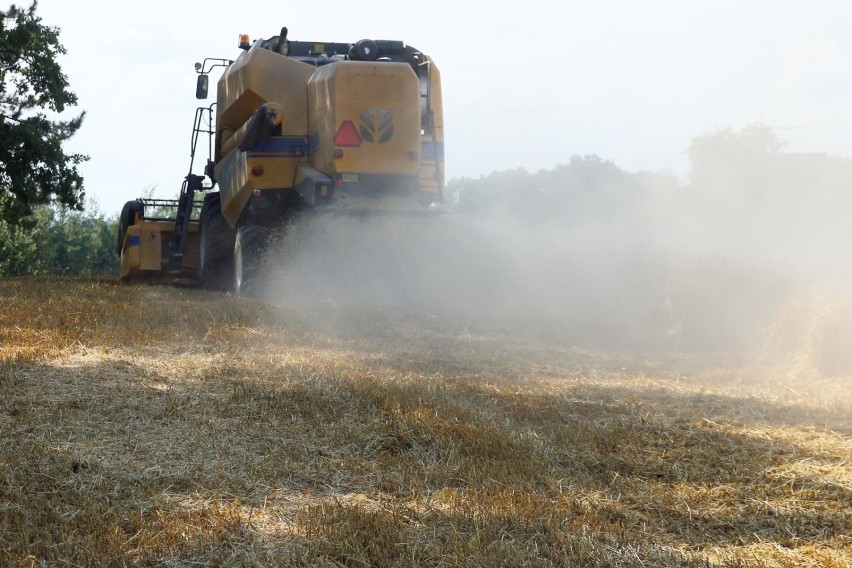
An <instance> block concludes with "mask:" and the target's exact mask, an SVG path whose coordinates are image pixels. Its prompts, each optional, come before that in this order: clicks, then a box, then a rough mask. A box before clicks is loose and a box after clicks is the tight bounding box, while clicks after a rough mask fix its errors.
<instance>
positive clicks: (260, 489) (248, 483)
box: [0, 359, 852, 565]
mask: <svg viewBox="0 0 852 568" xmlns="http://www.w3.org/2000/svg"><path fill="white" fill-rule="evenodd" d="M392 367H393V368H389V367H388V364H387V362H381V363H379V364H377V365H376V366H375V367H374V368H371V367H369V366H365V367H362V368H358V369H355V370H353V369H352V368H351V367H346V366H343V367H341V368H335V367H333V366H332V367H328V368H325V367H323V368H320V367H317V366H311V365H310V364H305V363H298V364H295V363H294V364H276V365H275V366H274V367H272V368H266V369H264V371H263V373H262V376H260V375H259V374H258V372H257V367H255V366H254V365H253V364H252V362H251V361H250V360H246V359H243V360H242V362H240V361H236V362H233V363H228V364H225V365H221V366H210V367H208V368H206V369H202V370H198V371H196V370H187V371H186V372H185V375H183V374H181V372H180V371H179V370H178V371H173V372H169V373H166V372H163V371H157V370H155V369H151V368H147V367H143V366H139V365H136V364H133V363H129V362H124V361H122V362H107V363H102V364H90V363H86V362H80V363H79V364H77V365H70V366H68V365H66V366H63V367H57V366H52V365H42V364H26V365H24V364H9V363H3V364H0V387H2V390H3V392H4V393H5V394H6V396H5V397H4V400H3V403H2V407H0V411H2V414H0V417H2V421H0V430H2V431H3V437H2V441H0V448H2V453H0V463H2V464H3V466H4V468H3V469H4V472H5V473H4V476H3V478H2V479H0V483H2V485H0V497H2V501H3V503H2V507H0V529H2V530H0V535H6V536H3V537H0V543H2V547H0V550H2V554H4V555H6V557H7V558H20V557H23V556H25V555H26V554H30V553H32V554H34V555H35V556H36V557H37V558H46V559H50V558H63V559H69V558H71V559H74V560H75V561H77V562H80V563H85V564H88V565H97V564H99V563H101V564H106V563H109V562H108V561H107V560H105V559H106V558H123V559H126V558H127V557H132V558H140V557H141V558H152V559H157V558H159V559H163V558H193V559H198V558H202V559H204V558H209V559H211V561H212V560H216V559H218V558H220V557H221V554H223V551H228V553H229V554H235V555H236V554H248V553H249V551H251V550H252V549H253V548H254V547H255V546H256V545H257V538H258V537H257V535H256V532H255V531H254V530H253V529H252V527H251V523H250V521H246V520H245V518H246V514H247V513H246V510H245V509H246V507H248V508H251V509H253V508H259V509H260V508H263V507H265V503H266V502H267V500H268V499H269V498H270V497H272V498H273V501H274V499H275V496H276V495H277V496H280V495H282V494H292V493H298V494H301V495H303V496H304V495H307V496H310V497H311V498H314V499H326V498H330V497H333V496H339V495H345V494H348V493H355V494H362V495H367V496H371V497H373V498H376V499H380V500H381V499H387V498H390V499H392V500H393V499H403V500H415V501H419V502H422V503H425V504H426V506H427V507H431V506H433V505H434V507H437V508H436V509H434V510H433V511H432V513H422V514H429V515H431V517H430V519H431V520H430V521H429V523H426V524H425V525H422V526H421V525H419V524H418V523H417V521H416V518H403V517H394V522H395V523H397V525H398V526H397V529H398V530H400V531H402V532H404V533H406V534H409V535H411V534H414V535H416V536H418V541H426V540H428V538H427V536H428V535H427V534H426V533H429V534H433V533H434V531H435V530H438V529H436V528H435V525H436V524H440V525H442V526H441V527H439V528H440V530H444V531H447V534H456V535H457V536H459V535H460V536H459V538H449V537H448V538H447V539H446V540H445V541H443V544H444V545H446V546H447V547H448V548H447V549H446V550H435V551H434V552H435V553H438V552H442V553H444V554H448V553H452V551H453V548H452V547H451V546H450V545H451V544H452V543H453V542H462V541H463V540H464V538H462V537H464V536H465V535H467V536H468V537H469V536H470V535H471V534H479V535H480V538H484V539H485V540H489V539H491V537H493V539H494V540H495V542H496V541H499V535H505V534H511V535H514V536H516V537H517V538H518V539H524V538H526V539H529V540H530V542H531V543H532V542H539V540H541V547H542V548H543V549H545V550H546V553H547V554H552V555H554V556H553V557H554V558H557V557H558V555H559V554H563V553H565V551H567V550H571V551H573V552H572V554H573V555H574V556H572V558H576V559H577V560H578V561H580V560H582V559H583V558H585V557H584V556H583V552H582V551H583V550H587V551H588V552H589V554H592V553H593V552H594V550H595V549H596V547H598V546H601V547H605V546H614V545H615V546H625V545H630V544H631V543H632V545H633V546H639V545H640V544H643V543H645V542H647V539H648V535H647V534H645V532H644V531H646V530H647V529H646V528H644V527H650V528H651V530H652V531H654V530H658V531H660V532H659V535H658V537H659V538H660V539H661V541H662V542H667V543H670V544H671V545H672V546H677V547H682V546H699V547H705V546H706V547H710V546H716V545H719V544H723V543H730V544H737V545H742V544H744V543H751V542H759V541H761V539H770V540H773V541H774V542H777V543H780V544H781V545H791V546H792V545H794V544H795V539H803V538H804V539H809V540H811V541H828V540H831V539H833V538H837V537H839V536H840V535H843V534H845V533H846V532H847V530H848V528H849V523H850V518H849V513H848V511H847V510H845V509H844V508H843V507H842V506H838V507H836V508H835V507H832V506H831V505H830V504H831V503H835V504H838V505H839V504H842V503H848V502H849V499H850V497H852V495H850V491H849V489H848V488H846V487H843V486H842V485H841V484H839V483H834V482H833V481H832V480H831V479H829V478H824V477H801V476H799V477H796V476H794V477H790V476H787V477H785V476H784V475H781V474H779V473H778V471H779V470H781V469H783V468H785V467H788V466H792V465H793V464H795V463H801V462H809V463H813V464H816V465H819V464H828V463H834V462H840V461H842V460H843V459H846V458H848V456H843V455H840V454H834V453H832V451H831V450H829V449H825V448H819V449H817V448H810V447H806V446H802V445H797V444H794V443H791V442H788V441H784V440H782V439H779V438H772V437H768V436H765V435H762V434H761V435H757V434H756V435H748V434H744V433H741V432H735V431H733V430H734V429H735V428H734V426H735V425H736V424H737V423H739V422H745V423H749V422H751V421H752V420H753V421H755V422H758V423H761V424H765V423H773V422H772V420H773V418H772V417H775V416H777V415H779V414H784V413H785V412H786V413H787V414H786V416H785V418H784V419H781V420H778V419H775V420H777V422H774V424H776V425H784V426H787V425H798V426H802V425H804V426H807V425H812V420H811V418H810V416H809V415H808V414H807V413H804V412H803V413H802V414H800V415H796V414H795V413H794V412H793V413H791V412H790V409H789V408H787V407H784V408H779V407H776V406H775V405H772V404H768V403H765V402H761V401H756V400H742V399H733V398H730V399H729V398H726V397H722V396H715V395H714V396H705V395H700V396H694V395H688V396H679V395H678V394H676V393H672V392H668V393H665V394H664V395H663V394H661V393H659V392H648V391H646V390H643V389H639V388H629V387H627V388H626V387H623V386H619V385H617V384H615V383H614V384H613V385H612V386H601V385H586V384H582V383H578V384H576V385H575V386H574V387H572V388H568V389H564V390H560V391H559V392H558V394H554V395H553V396H547V395H531V394H526V393H524V392H523V390H522V389H521V388H520V387H521V386H522V384H523V383H522V381H521V382H517V381H516V380H515V377H501V376H494V377H490V378H489V379H487V380H483V379H482V378H477V377H468V378H446V377H443V376H437V375H436V376H434V377H423V376H420V375H418V374H413V375H412V374H411V373H410V372H409V371H407V370H406V368H405V366H404V365H401V364H400V361H399V360H397V361H396V362H395V364H394V365H393V366H392ZM614 380H615V379H614ZM513 384H514V385H516V387H518V388H512V385H513ZM822 418H823V419H824V423H823V426H825V427H829V428H834V429H837V430H838V431H843V430H842V428H848V422H846V421H845V420H846V419H845V418H844V417H841V416H825V417H822ZM800 420H802V421H804V423H802V422H799V421H800ZM712 488H723V489H724V492H722V493H719V494H715V493H713V492H712ZM708 492H709V493H708ZM506 494H512V495H528V496H529V500H530V503H532V504H531V505H523V506H521V505H518V504H515V505H513V504H512V502H511V501H509V502H508V504H507V505H505V506H501V505H500V504H499V503H498V502H497V501H501V502H502V501H503V500H505V499H506V497H505V495H506ZM616 494H617V495H618V497H617V498H610V497H606V498H602V497H601V496H602V495H616ZM791 495H792V498H793V499H794V501H795V500H797V499H798V501H797V503H798V504H797V507H799V508H800V509H799V510H796V511H794V510H793V509H784V507H783V506H782V505H778V506H773V505H771V503H773V502H778V501H783V500H784V499H787V498H790V497H791ZM566 496H570V498H569V499H568V500H567V501H564V499H565V498H566ZM802 496H806V498H803V499H800V498H799V497H802ZM601 499H603V500H601ZM810 502H813V503H822V505H820V507H818V508H815V509H814V510H813V511H811V510H809V509H807V503H810ZM582 503H586V505H582ZM589 503H591V505H589ZM825 504H829V505H828V506H826V505H825ZM533 506H534V507H538V508H539V509H541V510H544V511H549V512H550V513H551V514H550V516H548V517H546V518H547V519H548V520H547V521H546V522H545V521H533V520H531V519H533V518H534V517H529V516H528V517H524V515H526V514H527V513H525V512H524V511H527V512H528V511H529V509H528V507H533ZM448 507H449V509H450V511H452V512H450V513H446V512H444V513H441V512H439V511H445V510H446V509H447V508H448ZM453 507H455V509H453ZM489 507H491V508H489ZM779 507H780V509H779ZM802 507H804V510H802V509H801V508H802ZM299 510H301V511H302V512H301V513H299ZM362 513H363V515H368V514H373V513H369V511H368V510H367V509H364V510H363V511H361V512H358V511H356V514H357V515H361V514H362ZM293 514H299V515H301V517H300V518H301V519H302V521H301V522H302V523H303V525H304V524H305V523H308V524H310V522H311V521H310V520H309V519H310V518H311V515H312V514H313V515H314V516H316V512H314V513H310V511H309V510H307V509H298V510H292V511H286V512H285V513H284V515H285V516H291V515H293ZM335 514H338V513H332V512H329V513H328V515H331V516H330V517H329V516H328V515H326V513H322V512H321V514H320V516H319V517H318V518H319V520H318V521H317V523H318V525H317V527H318V528H316V531H315V532H316V534H324V531H326V532H327V531H331V532H329V533H328V534H327V536H334V534H335V533H334V532H333V531H334V530H335V529H334V526H336V525H334V526H333V525H329V524H327V521H329V520H333V517H334V515H335ZM516 517H517V518H516ZM536 518H537V517H536ZM306 519H308V520H306ZM534 522H538V523H539V525H533V526H532V527H531V528H530V525H529V523H534ZM542 523H543V524H542ZM479 525H481V527H479V528H481V529H483V530H480V531H479V532H476V531H477V530H479V529H478V528H477V527H478V526H479ZM305 526H307V525H305ZM367 526H369V525H367ZM187 527H191V530H190V531H189V533H188V532H187ZM323 527H324V528H323ZM584 527H586V528H585V529H584ZM588 527H592V529H591V530H592V532H593V533H595V534H597V535H599V537H600V542H599V543H598V542H597V541H596V540H595V539H594V538H593V539H591V540H590V539H589V538H588V535H587V534H586V533H585V532H584V531H585V530H586V529H588ZM791 527H792V529H794V532H791ZM303 528H304V527H303ZM596 531H597V532H596ZM187 535H189V536H187ZM488 535H491V537H489V536H488ZM558 535H561V536H558ZM615 535H618V536H615ZM793 535H794V536H793ZM277 538H283V539H285V540H286V539H287V538H288V537H287V536H286V535H279V536H278V537H277ZM361 538H362V540H363V539H364V538H367V539H368V540H367V541H364V542H363V543H362V544H360V545H358V546H366V547H369V546H372V545H371V544H370V543H369V542H368V541H369V539H370V537H369V536H366V537H365V536H364V535H363V534H362V535H361ZM577 539H580V540H582V541H583V542H585V543H587V545H588V548H586V549H579V548H576V547H574V548H572V547H573V546H574V545H576V543H577V542H579V540H577ZM575 541H576V542H575ZM347 542H350V541H344V540H340V541H333V542H331V543H328V542H326V543H325V544H318V545H317V546H318V547H319V548H318V549H317V551H318V552H320V553H322V554H330V555H332V556H333V555H334V554H335V552H334V550H335V547H338V550H341V547H343V548H342V549H346V550H348V549H349V546H350V545H349V544H346V543H347ZM377 542H378V541H377ZM401 542H404V541H401ZM467 542H469V543H470V539H469V538H468V540H467ZM489 542H490V540H489ZM572 542H573V543H574V544H572ZM356 544H357V543H356ZM432 546H438V547H440V546H442V544H441V541H439V542H438V543H437V544H434V545H432ZM469 546H472V547H473V548H472V549H471V550H470V553H471V554H476V555H478V556H477V557H478V558H481V557H482V556H483V555H485V554H486V552H487V551H488V550H489V547H488V542H485V541H483V542H482V543H481V546H479V545H474V544H469ZM505 546H508V545H505ZM323 547H325V548H323ZM518 550H521V549H520V548H519V549H518ZM323 551H324V552H323ZM598 552H599V551H598ZM427 553H428V550H425V549H424V554H427ZM488 554H491V552H488ZM516 554H521V552H517V553H516ZM660 554H662V555H664V554H665V553H664V552H661V553H660ZM0 558H2V557H0ZM589 558H592V557H589ZM661 558H662V556H661ZM669 560H670V559H669ZM601 562H603V561H602V560H601Z"/></svg>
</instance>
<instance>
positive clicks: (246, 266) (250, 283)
mask: <svg viewBox="0 0 852 568" xmlns="http://www.w3.org/2000/svg"><path fill="white" fill-rule="evenodd" d="M267 235H268V232H267V230H266V229H265V228H263V227H259V226H257V225H246V226H245V227H240V228H239V229H238V230H237V238H236V241H235V242H234V293H235V294H236V295H237V296H243V297H253V296H257V295H259V293H260V290H259V282H260V279H261V277H262V274H263V259H262V253H263V248H264V246H265V244H266V239H267Z"/></svg>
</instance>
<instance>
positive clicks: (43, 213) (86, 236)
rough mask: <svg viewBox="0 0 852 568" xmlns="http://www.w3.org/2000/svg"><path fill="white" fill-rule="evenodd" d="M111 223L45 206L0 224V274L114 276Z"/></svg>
mask: <svg viewBox="0 0 852 568" xmlns="http://www.w3.org/2000/svg"><path fill="white" fill-rule="evenodd" d="M116 225H117V219H115V218H108V217H104V216H103V215H102V214H98V213H93V212H91V211H68V210H67V209H61V208H56V207H51V206H44V207H40V208H37V209H36V210H35V211H34V213H33V214H32V215H31V216H29V217H27V218H25V219H23V220H21V222H20V223H19V224H17V225H12V224H9V223H6V222H5V221H2V220H0V276H38V275H48V274H53V275H90V274H114V273H117V270H118V258H117V256H116V254H115V235H116Z"/></svg>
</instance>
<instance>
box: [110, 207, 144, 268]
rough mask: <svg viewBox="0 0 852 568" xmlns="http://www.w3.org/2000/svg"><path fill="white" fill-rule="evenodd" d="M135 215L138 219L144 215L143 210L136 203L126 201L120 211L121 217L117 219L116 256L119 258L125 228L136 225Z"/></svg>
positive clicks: (125, 232)
mask: <svg viewBox="0 0 852 568" xmlns="http://www.w3.org/2000/svg"><path fill="white" fill-rule="evenodd" d="M137 213H138V214H139V216H140V217H141V216H143V215H144V214H145V208H144V207H143V205H142V204H141V203H139V202H138V201H128V202H127V203H125V204H124V207H122V209H121V215H119V217H118V251H117V252H118V256H121V249H122V248H124V236H125V235H126V234H127V228H128V227H130V226H131V225H133V224H135V223H136V214H137Z"/></svg>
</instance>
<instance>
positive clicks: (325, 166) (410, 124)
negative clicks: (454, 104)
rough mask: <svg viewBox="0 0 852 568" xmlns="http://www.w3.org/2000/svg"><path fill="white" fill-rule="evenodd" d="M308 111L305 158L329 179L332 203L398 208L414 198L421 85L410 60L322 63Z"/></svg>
mask: <svg viewBox="0 0 852 568" xmlns="http://www.w3.org/2000/svg"><path fill="white" fill-rule="evenodd" d="M308 111H309V117H310V118H309V126H310V130H311V138H310V150H311V154H310V163H311V165H312V166H313V167H314V168H316V169H317V170H319V171H320V172H322V173H324V174H326V175H327V176H328V177H330V178H331V179H332V180H333V182H334V188H335V198H336V205H337V207H340V208H343V209H356V210H361V209H366V210H371V209H396V208H401V207H405V206H406V205H407V206H408V207H411V205H412V203H410V202H411V201H412V200H417V198H419V197H420V196H419V195H418V193H419V187H418V181H419V180H418V177H417V176H418V171H419V169H420V136H421V125H420V85H419V81H418V79H417V76H416V75H415V73H414V71H413V70H412V68H411V66H410V65H408V64H407V63H390V62H363V61H346V62H340V63H335V64H333V65H326V66H324V67H320V68H319V69H317V71H316V72H315V73H314V75H313V77H312V78H311V80H310V82H309V83H308ZM415 202H416V201H415Z"/></svg>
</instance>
